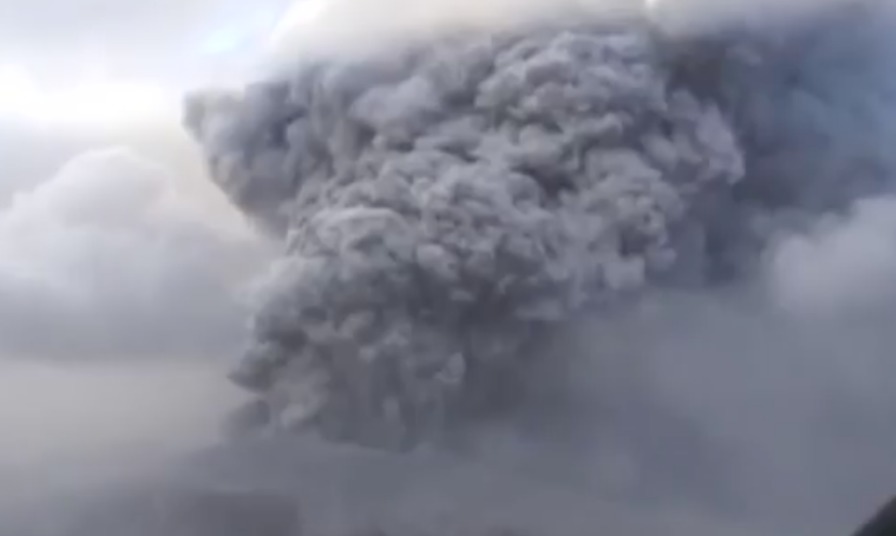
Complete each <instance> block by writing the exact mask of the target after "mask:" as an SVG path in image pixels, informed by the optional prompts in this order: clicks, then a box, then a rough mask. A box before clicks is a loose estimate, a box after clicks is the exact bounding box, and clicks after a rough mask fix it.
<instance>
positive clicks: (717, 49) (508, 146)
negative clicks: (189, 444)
mask: <svg viewBox="0 0 896 536" xmlns="http://www.w3.org/2000/svg"><path fill="white" fill-rule="evenodd" d="M841 18H842V17H840V14H839V11H838V15H837V17H836V20H837V21H840V20H841ZM862 20H866V21H867V20H868V19H862ZM823 23H824V21H822V22H821V23H819V22H818V21H817V20H815V19H813V21H812V22H811V24H810V23H807V24H806V28H802V27H798V26H794V25H788V26H787V28H783V27H782V28H779V29H777V30H776V32H775V33H772V32H756V31H754V29H751V28H745V29H744V30H743V31H742V32H738V33H736V34H735V32H733V31H731V32H724V33H723V34H720V35H712V36H711V35H708V34H705V33H704V34H701V35H698V36H693V35H690V36H687V37H679V38H676V39H677V41H673V42H671V43H670V42H668V38H666V37H661V36H660V33H659V32H657V31H656V28H654V27H653V26H652V25H651V24H649V23H647V22H645V21H643V20H637V21H625V22H623V23H620V24H603V25H598V26H593V25H592V26H583V25H568V26H553V27H550V28H546V27H543V28H540V29H533V28H527V29H526V30H520V31H517V32H515V33H514V32H500V33H496V34H489V35H486V34H484V33H477V32H472V33H469V34H457V35H454V36H451V37H446V38H441V39H438V40H433V41H431V42H429V43H428V44H425V45H421V44H419V43H418V44H415V45H414V46H409V47H407V48H406V49H403V50H401V51H398V50H395V49H390V50H388V51H384V52H383V53H381V54H380V53H371V54H369V55H368V56H366V57H363V58H359V57H357V56H354V57H351V58H345V57H340V58H336V57H334V58H331V59H329V60H326V61H314V62H307V63H305V64H302V65H300V66H296V67H295V68H294V69H293V70H292V72H290V73H289V74H288V75H286V76H282V77H277V78H274V79H272V80H269V81H266V82H263V83H258V84H255V85H252V86H250V87H248V88H247V89H246V91H245V92H244V94H242V95H239V96H235V95H230V94H203V95H197V96H195V97H193V98H192V99H191V100H190V102H189V104H188V107H187V108H188V109H187V123H188V125H189V127H190V128H191V130H192V131H193V133H194V135H195V136H196V138H197V139H198V140H199V141H200V142H201V144H202V145H203V147H204V149H205V151H206V154H207V157H208V160H209V162H210V165H211V170H212V174H213V177H214V179H215V180H216V182H217V183H218V184H219V185H220V186H221V187H222V188H223V189H224V190H225V191H226V192H227V193H228V195H229V196H230V197H231V199H232V200H233V201H234V203H235V204H237V205H238V206H239V207H240V208H242V209H243V210H244V211H245V212H246V213H247V214H248V215H249V216H251V218H252V219H254V220H255V221H256V222H258V224H259V225H260V226H261V227H263V228H264V229H266V230H267V231H269V232H270V233H272V234H274V235H276V236H278V237H280V238H281V239H282V240H283V243H284V255H283V258H282V259H281V260H280V261H279V262H278V263H277V265H276V266H275V267H274V269H273V270H272V273H271V274H270V276H269V278H268V279H267V280H266V281H265V284H264V285H263V287H264V288H263V292H262V300H261V304H260V307H259V310H258V312H257V314H256V315H255V317H254V321H253V324H252V337H251V340H252V344H251V347H250V348H249V350H248V352H247V353H246V355H245V357H244V359H243V360H242V362H241V364H240V365H239V367H238V369H237V370H236V371H235V372H234V374H233V378H234V380H235V381H237V382H238V383H239V384H241V385H243V386H245V387H247V388H249V389H252V390H255V391H257V392H258V393H259V395H260V398H261V399H262V401H263V407H262V409H261V410H260V415H259V416H260V417H261V418H262V419H263V420H264V421H265V424H266V425H267V426H269V427H271V428H274V429H282V428H285V429H296V428H302V427H312V428H315V429H317V430H319V431H321V432H322V433H323V434H324V435H325V436H327V437H329V438H332V439H336V440H342V441H352V442H359V443H363V444H367V445H376V446H385V447H396V446H409V445H413V444H416V443H419V442H420V441H426V440H429V439H433V438H434V437H435V436H436V435H438V434H439V433H441V432H444V431H445V430H449V429H450V428H451V427H453V426H456V425H458V424H462V423H466V422H469V420H470V417H474V416H482V415H485V414H488V412H489V411H496V410H497V408H500V407H501V404H508V403H512V401H513V397H514V396H524V394H521V393H520V389H521V387H520V385H521V384H522V383H524V382H523V381H522V380H521V379H520V378H521V376H525V372H524V371H525V370H526V368H527V366H528V365H529V363H530V362H531V361H532V360H535V359H537V358H539V357H542V356H540V355H539V352H538V350H537V342H538V340H539V339H540V335H542V334H544V333H549V332H551V331H552V330H554V329H556V328H557V327H560V326H563V325H565V324H567V323H568V321H569V320H570V319H573V318H575V317H577V316H580V315H581V314H582V313H583V312H584V311H588V310H594V309H596V308H602V307H606V306H612V302H613V301H615V300H618V299H619V298H622V297H626V296H629V295H630V294H633V293H636V292H639V291H643V290H644V289H646V288H648V286H649V285H652V284H653V283H662V284H673V285H674V284H682V283H687V284H704V283H706V282H707V281H710V280H712V279H713V278H716V277H718V276H719V274H721V275H723V276H724V277H726V278H730V277H732V276H733V275H737V274H738V273H741V272H744V271H746V270H747V268H746V267H745V266H743V265H741V264H740V263H741V260H742V259H743V257H744V256H745V253H746V254H747V255H749V256H750V257H751V258H755V257H756V255H755V253H756V252H757V251H758V249H759V248H761V244H762V243H763V242H764V241H765V240H767V239H768V238H769V237H770V236H771V235H772V234H773V233H772V234H770V231H769V226H776V228H777V226H780V225H781V223H780V222H781V221H784V220H787V221H789V220H788V219H787V217H786V216H787V214H789V211H791V210H792V209H797V208H798V209H801V211H802V210H803V209H805V211H806V212H815V211H816V210H820V209H829V208H831V207H835V208H838V207H836V205H837V203H836V202H841V201H848V197H849V196H844V195H841V194H842V192H841V188H840V187H841V186H842V187H843V189H847V190H853V189H855V185H856V184H858V183H860V182H861V181H859V180H853V177H850V178H849V180H848V181H845V180H844V179H843V173H844V167H843V166H849V165H850V163H852V164H853V165H854V164H855V162H857V161H858V162H861V163H862V164H863V167H862V168H861V169H863V170H866V171H867V175H868V177H869V178H874V177H879V176H880V175H881V173H883V172H885V171H886V170H887V167H886V166H887V162H889V159H888V157H887V156H886V155H885V154H883V153H881V152H875V151H876V150H877V149H878V148H880V147H881V145H880V143H877V144H876V145H874V146H873V147H871V146H868V145H867V144H864V143H862V140H858V139H856V140H851V143H847V144H843V143H838V142H839V140H838V139H837V138H836V136H837V134H838V129H839V125H835V124H831V123H825V121H829V120H830V119H829V118H830V117H831V116H830V115H824V116H822V114H820V113H818V114H816V113H815V112H816V111H817V110H819V109H821V108H826V107H828V106H831V105H841V104H842V106H840V108H841V109H842V110H843V111H844V117H843V118H842V119H843V121H847V122H848V121H851V120H853V119H856V118H861V117H863V116H862V113H863V111H862V108H861V107H862V101H861V97H863V96H862V95H861V93H854V92H845V93H844V92H842V91H841V89H842V88H841V87H838V86H837V85H836V84H837V83H839V82H842V77H841V74H842V71H839V70H836V69H834V70H833V71H831V70H830V69H828V64H826V63H825V62H826V61H831V60H837V59H838V58H839V56H838V54H840V56H842V55H843V53H844V51H845V53H846V56H847V57H852V56H854V55H855V54H852V52H853V50H851V49H850V48H849V46H847V47H844V46H840V45H842V44H843V42H842V39H841V38H842V35H843V34H842V33H837V32H830V31H828V30H827V29H825V28H823V27H822V26H823ZM837 24H839V26H838V32H839V31H841V30H842V29H843V25H842V24H840V23H839V22H838V23H837ZM847 30H848V29H847ZM831 34H833V35H835V36H838V37H836V38H835V39H833V40H831V41H829V42H827V43H826V42H824V39H822V38H823V37H825V36H828V35H831ZM871 34H873V35H876V34H875V32H871ZM838 39H839V40H840V41H838ZM869 39H870V38H869ZM707 42H709V44H707ZM819 43H820V44H819ZM826 45H830V46H827V48H826ZM850 46H851V45H850ZM800 50H804V51H807V52H806V53H805V54H802V55H798V54H796V52H795V51H800ZM782 51H787V52H788V53H791V56H786V55H783V53H782ZM810 54H815V56H814V57H810V56H809V55H810ZM850 54H852V55H850ZM858 54H859V56H861V57H865V53H864V52H859V53H858ZM773 58H780V59H773ZM840 59H841V61H842V58H840ZM812 61H815V62H816V64H813V63H812ZM866 61H867V62H873V61H875V59H874V58H866ZM818 67H821V68H818ZM853 68H854V69H855V72H857V73H859V74H861V73H865V74H867V73H869V72H876V67H869V64H864V65H854V66H853ZM838 69H839V67H838ZM825 72H833V73H834V75H832V77H831V78H830V79H821V78H817V76H818V75H819V73H825ZM894 72H896V71H894ZM866 81H868V80H866ZM875 82H877V81H876V80H875ZM855 83H857V84H860V83H861V79H857V80H856V82H855ZM867 87H869V88H870V87H875V88H879V87H880V84H869V85H868V86H867ZM819 88H821V89H825V88H827V89H829V90H830V92H831V93H830V94H828V95H824V94H821V95H819V94H815V93H811V91H813V90H815V89H819ZM844 94H845V95H849V96H850V97H853V96H855V95H859V97H858V98H856V99H855V100H851V101H850V100H847V101H843V100H842V97H843V95H844ZM881 98H883V97H882V96H881ZM813 106H814V108H813ZM847 126H848V127H849V128H851V129H852V127H854V126H855V124H854V123H851V124H848V125H847ZM852 130H855V129H852ZM877 134H879V133H875V136H876V135H877ZM869 135H870V134H869ZM825 144H827V145H825ZM819 147H829V149H828V150H827V151H823V152H822V153H821V154H816V153H817V149H818V148H819ZM833 162H836V163H838V165H840V166H841V167H839V168H837V167H833V166H832V165H831V164H832V163H833ZM875 166H877V167H875ZM848 169H851V170H855V169H856V168H855V167H851V168H848ZM853 174H854V173H853ZM856 179H857V178H856ZM803 180H806V182H801V181H803ZM838 181H840V182H838ZM872 182H873V181H872ZM834 183H836V184H834ZM807 184H808V185H809V186H806V185H807ZM859 193H861V192H855V193H851V194H850V195H851V196H852V197H853V198H854V197H855V195H858V194H859ZM826 196H827V197H826ZM835 201H836V202H835ZM842 204H843V203H841V205H842ZM770 222H773V223H770ZM763 225H765V226H763ZM757 244H759V245H757Z"/></svg>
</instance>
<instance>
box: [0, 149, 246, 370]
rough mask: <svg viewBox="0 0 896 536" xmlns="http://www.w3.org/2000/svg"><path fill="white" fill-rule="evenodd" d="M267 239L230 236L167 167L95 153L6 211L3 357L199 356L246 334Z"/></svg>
mask: <svg viewBox="0 0 896 536" xmlns="http://www.w3.org/2000/svg"><path fill="white" fill-rule="evenodd" d="M258 255H260V246H259V245H258V244H256V243H254V242H252V241H250V240H247V239H246V238H245V237H244V236H242V237H241V236H233V235H228V234H226V233H224V231H222V230H221V229H220V228H217V227H215V226H213V225H210V224H209V223H207V222H205V221H204V220H203V219H202V216H201V213H199V212H197V211H195V210H193V206H192V205H191V203H189V202H188V201H187V200H186V199H185V198H184V196H183V195H182V194H181V193H180V192H179V191H178V190H177V189H176V188H175V187H174V178H173V177H172V176H170V175H168V174H167V172H166V171H165V170H164V169H163V168H161V167H159V166H158V165H156V164H153V163H152V162H150V161H147V160H146V159H144V158H142V157H140V156H138V155H136V154H135V153H133V152H131V151H128V150H125V149H109V150H103V151H95V152H90V153H86V154H84V155H82V156H79V157H77V158H75V159H74V160H72V161H71V162H69V163H68V164H66V165H65V166H64V167H63V168H62V169H61V170H60V172H59V173H58V174H57V175H56V176H55V177H53V178H52V179H50V180H49V181H47V182H45V183H43V184H40V185H38V186H36V187H34V188H33V189H31V190H28V191H25V192H21V193H19V194H18V195H17V196H16V197H15V198H14V199H13V201H12V203H11V205H10V206H9V208H8V209H7V210H5V211H3V212H0V354H3V353H7V354H24V355H32V354H37V355H51V356H62V355H70V356H71V357H93V356H99V355H110V356H111V355H115V354H120V355H121V357H127V356H128V355H129V354H130V355H134V354H172V353H174V354H195V353H203V352H212V351H218V350H221V349H222V348H226V347H227V345H228V344H233V343H234V342H235V341H238V340H239V339H238V338H239V335H240V333H239V331H240V330H239V327H240V322H241V320H240V316H241V314H240V313H241V312H240V310H239V307H238V303H239V302H238V291H239V288H240V284H241V282H242V281H244V280H245V278H246V277H247V276H248V275H249V274H250V273H251V271H252V269H253V267H254V264H253V262H252V259H253V258H257V256H258Z"/></svg>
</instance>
